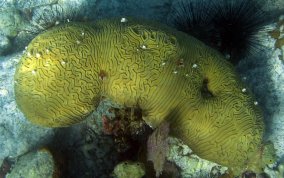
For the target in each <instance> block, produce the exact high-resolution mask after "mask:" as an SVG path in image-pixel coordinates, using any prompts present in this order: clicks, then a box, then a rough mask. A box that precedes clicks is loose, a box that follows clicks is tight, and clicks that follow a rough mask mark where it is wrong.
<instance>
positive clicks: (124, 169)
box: [113, 161, 145, 178]
mask: <svg viewBox="0 0 284 178" xmlns="http://www.w3.org/2000/svg"><path fill="white" fill-rule="evenodd" d="M113 174H114V177H115V178H128V177H131V178H142V177H143V176H144V175H145V170H144V168H143V164H141V163H138V162H129V161H125V162H121V163H119V164H118V165H116V166H115V168H114V171H113Z"/></svg>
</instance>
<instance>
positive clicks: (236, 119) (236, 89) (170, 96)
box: [15, 19, 264, 173]
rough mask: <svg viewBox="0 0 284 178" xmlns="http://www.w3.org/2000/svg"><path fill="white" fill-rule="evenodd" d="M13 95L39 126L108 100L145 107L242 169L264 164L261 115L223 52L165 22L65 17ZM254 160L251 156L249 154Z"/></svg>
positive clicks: (59, 123) (27, 61) (197, 148)
mask: <svg viewBox="0 0 284 178" xmlns="http://www.w3.org/2000/svg"><path fill="white" fill-rule="evenodd" d="M15 96H16V101H17V104H18V106H19V108H20V109H21V111H22V112H23V113H24V114H25V116H26V117H27V118H28V119H29V120H30V121H31V122H33V123H35V124H38V125H41V126H47V127H63V126H69V125H72V124H75V123H78V122H80V121H82V120H84V118H86V117H87V116H88V115H90V114H91V113H92V112H93V111H94V110H95V108H96V106H97V104H98V103H99V101H100V99H101V98H102V97H107V98H110V99H111V100H113V101H115V102H116V103H118V104H120V105H125V106H139V107H140V108H141V109H142V111H143V113H142V115H143V118H144V120H145V121H146V122H147V123H148V124H149V125H151V126H152V127H157V126H158V125H159V124H160V123H161V122H162V121H164V120H168V121H169V123H170V133H171V134H172V135H174V136H176V137H178V138H180V139H181V140H183V141H184V142H185V143H186V144H188V145H189V146H190V148H191V149H192V150H193V152H194V153H196V154H197V155H198V156H200V157H201V158H204V159H207V160H210V161H214V162H216V163H219V164H222V165H225V166H228V167H230V168H232V169H233V170H234V171H235V172H238V173H239V172H240V171H242V170H244V169H245V168H251V169H254V170H255V169H258V167H257V165H256V164H257V161H256V160H257V159H256V155H257V154H258V149H259V148H260V145H261V141H262V136H263V130H264V129H263V127H264V125H263V119H262V113H261V111H260V109H259V107H258V105H257V102H255V100H254V98H253V97H252V95H251V93H250V91H249V90H248V89H246V87H245V85H244V84H242V82H241V81H240V79H239V77H238V76H237V74H236V72H235V71H234V69H233V67H232V66H231V64H229V62H227V61H226V60H225V59H224V58H223V57H222V55H221V54H219V53H218V52H217V51H215V50H213V49H211V48H209V47H207V46H206V45H204V44H203V43H201V42H200V41H198V40H197V39H195V38H193V37H190V36H188V35H186V34H184V33H182V32H177V31H175V30H173V29H171V28H167V27H164V26H162V25H157V24H152V23H151V22H142V21H138V20H134V19H113V20H101V21H98V22H96V23H66V24H62V25H58V26H55V27H54V28H52V29H50V30H47V31H46V32H43V33H42V34H40V35H38V36H37V37H36V38H35V39H34V40H32V42H31V43H30V44H29V45H28V47H27V49H26V52H25V53H24V55H23V57H22V59H21V61H20V62H19V64H18V66H17V69H16V73H15ZM252 158H253V160H251V159H252Z"/></svg>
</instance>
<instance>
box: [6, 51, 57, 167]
mask: <svg viewBox="0 0 284 178" xmlns="http://www.w3.org/2000/svg"><path fill="white" fill-rule="evenodd" d="M20 56H21V53H18V54H14V55H10V56H6V57H1V56H0V83H1V86H0V108H1V109H0V115H1V117H0V150H1V151H0V162H1V161H2V160H3V159H4V158H5V157H8V156H11V157H17V156H19V155H22V154H24V153H26V152H28V151H29V150H31V149H34V148H37V147H40V146H41V145H42V144H45V143H47V142H49V140H50V139H51V138H52V136H53V130H52V129H47V128H42V127H37V126H35V125H32V124H31V123H29V122H26V120H25V118H24V116H23V114H22V113H21V112H20V111H19V109H18V108H17V105H16V103H15V98H14V87H13V86H14V82H13V78H14V71H15V66H16V64H17V62H18V59H19V57H20Z"/></svg>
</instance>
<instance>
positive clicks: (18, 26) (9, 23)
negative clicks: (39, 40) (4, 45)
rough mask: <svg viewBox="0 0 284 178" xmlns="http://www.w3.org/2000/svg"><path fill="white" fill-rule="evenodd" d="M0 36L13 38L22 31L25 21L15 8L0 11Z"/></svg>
mask: <svg viewBox="0 0 284 178" xmlns="http://www.w3.org/2000/svg"><path fill="white" fill-rule="evenodd" d="M0 19H1V21H0V34H3V35H5V36H8V37H15V36H17V34H18V33H19V31H20V30H22V29H23V25H24V23H25V19H24V18H23V17H22V16H21V13H20V11H19V10H17V9H15V8H7V9H0Z"/></svg>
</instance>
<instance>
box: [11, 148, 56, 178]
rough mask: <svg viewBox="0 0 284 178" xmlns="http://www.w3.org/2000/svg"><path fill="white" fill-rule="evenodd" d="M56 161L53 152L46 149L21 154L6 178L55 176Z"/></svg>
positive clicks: (47, 177) (45, 177)
mask: <svg viewBox="0 0 284 178" xmlns="http://www.w3.org/2000/svg"><path fill="white" fill-rule="evenodd" d="M54 172H55V161H54V159H53V156H52V155H51V153H50V152H49V151H47V150H45V149H43V150H38V151H34V152H30V153H28V154H25V155H23V156H20V157H19V159H18V160H17V162H16V163H15V165H14V167H13V168H12V170H11V172H10V173H9V174H7V175H6V178H15V177H19V178H20V177H24V178H39V177H44V178H53V174H54Z"/></svg>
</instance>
